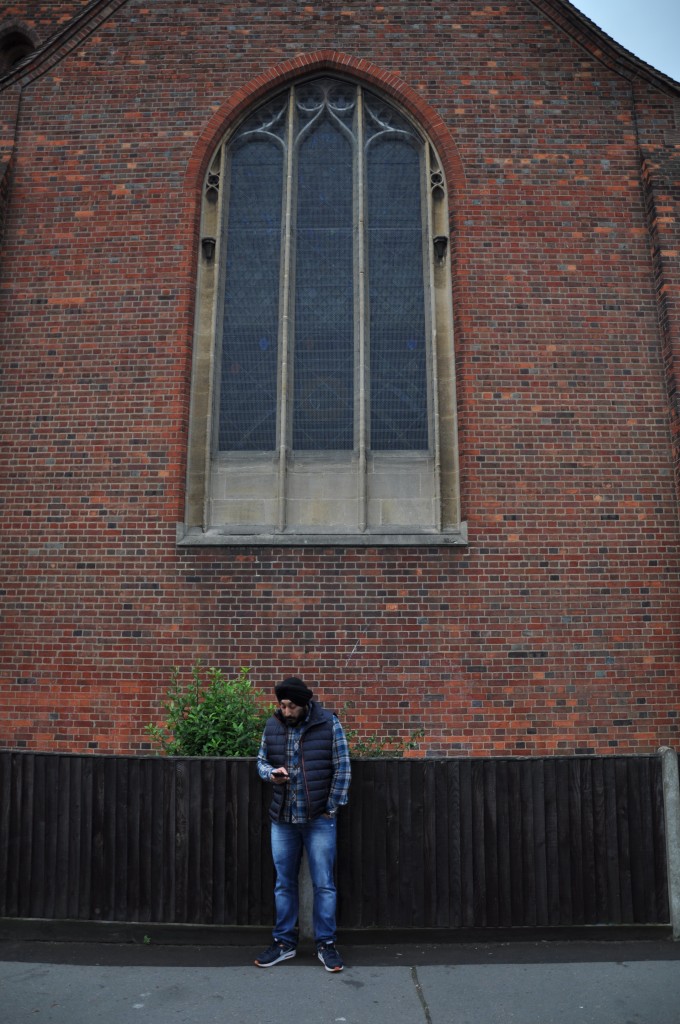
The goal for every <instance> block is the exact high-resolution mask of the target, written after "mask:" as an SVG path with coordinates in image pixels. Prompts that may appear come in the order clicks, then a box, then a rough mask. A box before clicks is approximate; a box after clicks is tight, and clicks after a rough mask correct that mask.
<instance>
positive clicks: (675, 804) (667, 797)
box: [659, 747, 680, 941]
mask: <svg viewBox="0 0 680 1024" xmlns="http://www.w3.org/2000/svg"><path fill="white" fill-rule="evenodd" d="M659 754H660V756H661V772H662V780H663V806H664V817H665V821H666V864H667V870H668V903H669V907H670V914H671V928H672V930H673V938H674V939H675V940H676V941H677V940H680V783H679V781H678V755H677V754H676V752H675V751H674V750H673V749H671V747H661V748H660V749H659Z"/></svg>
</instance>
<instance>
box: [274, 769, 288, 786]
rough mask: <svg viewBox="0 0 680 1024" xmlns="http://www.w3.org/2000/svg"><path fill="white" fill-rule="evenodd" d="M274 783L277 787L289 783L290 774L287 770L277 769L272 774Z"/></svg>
mask: <svg viewBox="0 0 680 1024" xmlns="http://www.w3.org/2000/svg"><path fill="white" fill-rule="evenodd" d="M272 782H275V783H276V784H277V785H279V786H280V785H281V784H282V783H284V782H288V772H287V771H286V769H285V768H275V769H274V771H273V772H272Z"/></svg>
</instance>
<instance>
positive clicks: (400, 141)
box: [367, 131, 428, 451]
mask: <svg viewBox="0 0 680 1024" xmlns="http://www.w3.org/2000/svg"><path fill="white" fill-rule="evenodd" d="M421 173H422V172H421V164H420V153H419V150H418V149H417V148H416V146H415V145H414V142H413V140H409V139H408V138H403V137H399V136H396V135H395V134H393V133H391V132H390V131H385V132H384V133H383V134H381V135H380V136H379V137H377V138H375V139H374V140H373V141H372V142H371V143H370V145H369V146H368V152H367V180H368V191H367V225H368V230H367V247H368V279H369V305H370V381H371V417H370V420H371V422H370V437H371V441H370V446H371V448H373V449H374V450H410V451H417V450H423V449H427V447H428V412H427V356H426V347H425V338H426V322H425V286H424V279H423V215H422V210H421Z"/></svg>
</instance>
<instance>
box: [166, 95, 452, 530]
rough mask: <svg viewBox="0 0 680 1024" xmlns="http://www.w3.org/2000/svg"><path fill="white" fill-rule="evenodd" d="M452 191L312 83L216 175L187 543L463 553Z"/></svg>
mask: <svg viewBox="0 0 680 1024" xmlns="http://www.w3.org/2000/svg"><path fill="white" fill-rule="evenodd" d="M442 234H444V235H448V211H447V202H446V187H445V182H444V175H443V171H442V168H441V166H440V165H439V162H438V160H437V156H436V154H435V152H434V150H433V148H432V146H431V145H430V143H429V142H428V140H427V139H426V138H425V137H424V135H423V134H422V133H421V132H420V131H419V129H418V128H417V127H416V126H415V125H414V124H413V123H412V122H411V121H410V120H409V119H408V118H407V117H406V116H405V115H404V114H403V113H402V112H401V111H399V110H397V109H396V107H395V106H394V105H392V104H390V103H388V102H387V101H385V100H384V99H383V98H382V97H380V96H378V95H376V94H374V93H372V92H371V91H369V90H366V89H364V88H363V87H362V86H361V85H360V84H358V83H355V82H350V81H344V80H340V79H335V78H331V77H324V78H317V79H313V80H311V81H302V82H300V83H297V84H295V85H293V86H291V87H289V88H288V89H287V90H286V91H285V92H283V93H279V94H278V95H276V96H274V97H273V98H272V99H270V100H269V101H268V102H265V103H264V104H262V105H261V106H260V107H259V108H257V109H256V110H254V111H253V112H252V113H251V114H250V115H249V116H247V117H246V118H245V119H244V120H243V121H242V122H241V124H240V125H239V126H238V127H237V128H236V129H235V130H234V131H233V132H232V133H231V134H230V135H229V136H228V137H227V138H226V139H225V140H224V142H223V143H222V144H221V146H220V147H219V149H218V151H217V153H216V154H215V158H214V160H213V163H212V165H211V167H210V169H209V172H208V175H207V180H206V188H205V202H204V211H203V220H202V225H201V235H202V237H211V238H212V237H214V238H216V240H217V249H216V253H215V257H214V259H212V260H210V261H208V260H206V259H205V258H203V259H202V260H201V262H200V268H199V284H198V289H199V292H198V299H199V301H198V307H199V312H198V317H197V329H196V347H195V354H194V371H193V382H192V412H191V435H190V450H189V475H188V488H187V514H186V522H185V523H184V524H183V525H182V528H181V531H180V541H181V542H183V543H237V542H240V543H245V542H253V543H264V542H272V543H277V542H278V543H325V542H328V541H330V542H336V541H337V542H339V543H360V544H361V543H405V542H410V541H412V540H415V541H423V542H428V541H430V542H432V541H435V542H436V541H438V542H442V543H463V542H464V539H465V537H464V524H461V521H460V511H459V501H458V473H457V450H456V448H457V446H456V423H455V393H454V373H453V339H452V315H451V287H450V280H451V278H450V270H449V267H448V259H447V258H445V259H444V260H441V259H435V257H434V253H433V239H434V238H435V236H438V235H439V236H441V235H442Z"/></svg>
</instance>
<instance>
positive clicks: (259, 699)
mask: <svg viewBox="0 0 680 1024" xmlns="http://www.w3.org/2000/svg"><path fill="white" fill-rule="evenodd" d="M203 673H205V675H206V676H207V685H204V684H203V682H202V678H201V677H202V674H203ZM264 699H265V694H264V692H263V691H262V690H256V689H253V687H252V685H251V683H250V679H249V678H248V669H247V668H242V669H241V671H240V672H239V674H238V676H237V678H236V679H227V678H226V677H225V675H224V673H223V672H222V669H219V668H205V669H204V667H203V665H202V664H201V663H200V662H197V663H196V664H195V665H194V667H193V669H192V671H191V681H190V682H189V683H187V684H186V685H185V684H183V683H182V680H181V676H180V671H179V669H178V668H174V669H173V670H172V674H171V677H170V687H169V689H168V694H167V698H166V700H165V701H164V702H163V705H162V706H163V710H164V711H165V713H166V715H167V720H166V721H165V723H164V724H163V725H157V724H154V723H153V722H152V723H149V725H147V727H146V732H147V734H148V735H149V736H151V737H152V739H154V740H155V741H156V743H157V744H158V746H159V748H160V752H161V753H164V754H174V755H179V756H182V757H254V756H255V755H256V754H257V751H258V748H259V745H260V737H261V736H262V730H263V728H264V723H265V722H266V720H267V718H268V717H269V716H270V715H271V714H272V713H273V711H274V707H275V705H273V704H265V703H264Z"/></svg>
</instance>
